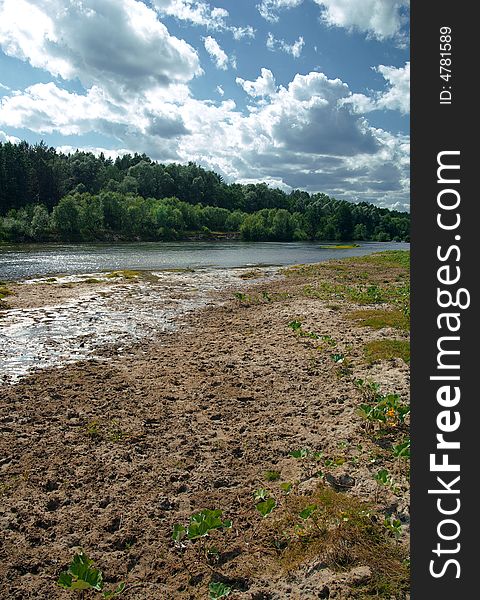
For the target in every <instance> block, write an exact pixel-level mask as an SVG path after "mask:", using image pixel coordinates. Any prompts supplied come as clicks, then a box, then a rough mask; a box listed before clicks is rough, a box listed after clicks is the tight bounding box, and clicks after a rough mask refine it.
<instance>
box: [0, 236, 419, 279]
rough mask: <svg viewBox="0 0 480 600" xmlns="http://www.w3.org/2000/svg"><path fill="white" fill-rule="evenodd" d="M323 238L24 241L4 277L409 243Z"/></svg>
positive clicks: (322, 254) (6, 254)
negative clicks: (348, 244)
mask: <svg viewBox="0 0 480 600" xmlns="http://www.w3.org/2000/svg"><path fill="white" fill-rule="evenodd" d="M321 246H322V244H320V243H318V242H239V241H227V242H142V243H123V244H28V245H27V244H23V245H5V246H0V280H7V281H9V280H17V279H26V278H30V277H40V276H47V275H58V274H64V275H73V274H79V273H93V272H98V271H114V270H119V269H133V270H148V271H152V270H161V269H174V268H180V269H181V268H189V269H197V268H201V267H203V268H223V269H228V268H234V267H244V266H252V265H275V266H284V265H292V264H303V263H315V262H320V261H323V260H328V259H330V258H340V257H345V256H362V255H364V254H370V253H371V252H380V251H382V250H405V249H409V247H410V244H405V243H394V242H388V243H385V242H360V244H359V247H358V248H351V249H347V250H335V249H324V248H322V247H321Z"/></svg>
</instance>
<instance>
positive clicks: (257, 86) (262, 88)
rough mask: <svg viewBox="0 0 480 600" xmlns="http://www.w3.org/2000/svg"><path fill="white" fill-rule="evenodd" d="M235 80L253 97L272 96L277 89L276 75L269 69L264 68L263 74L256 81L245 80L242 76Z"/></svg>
mask: <svg viewBox="0 0 480 600" xmlns="http://www.w3.org/2000/svg"><path fill="white" fill-rule="evenodd" d="M235 81H236V82H237V83H238V85H240V86H242V88H243V89H244V90H245V92H247V94H248V95H249V96H253V97H259V96H260V97H264V96H271V95H272V94H274V93H275V92H276V90H277V85H276V83H275V77H274V76H273V73H272V72H271V71H270V70H269V69H264V68H262V70H261V75H260V76H259V77H257V79H255V81H245V79H242V78H241V77H237V78H236V80H235Z"/></svg>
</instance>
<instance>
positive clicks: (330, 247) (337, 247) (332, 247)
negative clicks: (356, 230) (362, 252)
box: [319, 244, 360, 250]
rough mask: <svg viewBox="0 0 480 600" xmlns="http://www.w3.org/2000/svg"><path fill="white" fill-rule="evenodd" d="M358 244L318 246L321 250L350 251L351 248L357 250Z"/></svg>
mask: <svg viewBox="0 0 480 600" xmlns="http://www.w3.org/2000/svg"><path fill="white" fill-rule="evenodd" d="M359 247H360V246H359V244H332V245H328V244H326V245H325V246H319V248H321V249H322V250H350V249H351V248H359Z"/></svg>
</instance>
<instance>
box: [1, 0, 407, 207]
mask: <svg viewBox="0 0 480 600" xmlns="http://www.w3.org/2000/svg"><path fill="white" fill-rule="evenodd" d="M187 4H188V3H187ZM189 4H190V5H191V7H193V4H194V3H193V2H191V3H189ZM277 6H280V4H277ZM220 16H221V15H219V17H220ZM272 38H273V36H272ZM0 43H1V44H2V47H3V48H4V50H5V51H6V52H7V53H8V54H9V55H10V56H15V57H17V58H20V59H22V60H25V61H28V62H29V63H30V64H32V65H33V66H36V67H40V68H43V69H47V70H48V71H50V72H51V73H52V74H54V75H60V76H61V77H64V78H76V77H78V78H79V79H80V81H81V82H82V83H83V85H84V87H85V92H84V93H74V92H71V91H67V90H66V89H62V83H61V81H60V80H57V81H56V82H55V83H54V82H53V81H52V82H50V83H39V84H34V85H31V86H29V87H27V88H26V89H25V90H23V91H11V90H10V91H9V90H7V93H6V94H2V97H1V98H0V129H2V130H4V131H6V132H7V133H3V134H1V135H0V139H7V138H9V136H8V131H9V129H8V128H9V127H10V128H17V127H18V128H26V129H30V130H31V131H32V132H36V133H40V134H49V133H55V134H61V135H79V136H82V135H87V134H89V133H91V132H98V133H100V134H103V135H105V136H108V137H109V138H110V139H112V140H116V146H117V148H118V149H114V150H110V151H109V152H110V153H113V152H118V153H122V152H124V149H129V151H131V152H140V153H141V152H145V153H146V154H148V155H150V156H152V158H154V159H156V160H160V161H164V162H169V161H172V160H175V161H180V162H187V161H190V160H194V161H197V162H199V163H200V164H202V165H204V166H205V167H208V168H213V169H215V170H216V171H217V172H219V173H221V174H222V175H223V176H224V177H225V178H226V179H227V180H230V181H231V180H237V181H261V180H268V181H270V182H272V184H274V185H277V186H280V187H284V189H290V188H305V189H308V190H309V191H325V192H326V193H330V194H332V195H335V196H337V197H343V198H348V199H353V200H369V201H373V202H375V203H377V204H382V203H383V204H384V205H388V204H392V205H393V204H395V203H400V204H404V203H406V202H408V139H407V138H405V137H401V136H394V135H392V134H389V133H387V132H385V131H382V130H380V129H375V128H373V127H371V126H370V125H369V123H368V121H367V120H366V118H365V117H364V116H363V115H361V114H358V112H356V111H355V107H354V104H353V103H352V102H351V99H352V94H351V91H350V89H349V88H348V86H347V85H346V84H345V83H344V82H342V81H340V80H339V79H329V78H328V77H327V76H326V75H324V74H322V73H319V72H311V73H308V74H306V75H296V76H295V77H294V78H293V79H292V81H290V83H288V85H284V86H278V85H277V84H276V82H275V78H274V75H273V73H272V72H271V71H269V70H268V69H262V70H261V73H260V75H259V77H257V79H254V80H252V81H248V80H245V79H241V78H238V79H237V83H238V84H239V85H240V86H241V87H242V88H243V89H244V90H245V92H246V93H247V94H249V96H250V99H249V103H250V105H251V106H250V107H249V108H250V112H249V114H245V113H244V112H242V111H241V110H240V109H239V108H238V107H237V106H236V104H235V102H234V101H233V100H225V99H224V97H222V92H223V88H222V87H221V86H219V88H217V91H218V93H219V94H220V96H219V100H220V101H218V102H216V101H213V100H196V99H195V98H193V97H192V95H191V92H190V90H189V87H188V84H189V82H190V81H191V79H192V78H193V77H194V76H195V75H197V74H199V73H200V72H201V71H200V64H199V58H198V55H197V53H196V51H195V50H194V49H193V48H192V47H191V46H189V45H188V44H187V43H186V42H184V41H182V40H179V39H177V38H175V37H174V36H172V35H171V34H170V33H169V32H168V30H167V28H166V27H165V26H164V25H163V24H162V23H160V22H159V21H158V19H157V13H155V12H154V11H153V10H151V9H149V8H148V7H147V6H146V5H145V4H143V3H142V2H138V1H136V0H102V1H101V2H100V1H98V0H82V2H80V1H79V0H3V1H2V0H0ZM204 43H205V47H206V48H207V51H209V52H210V55H211V56H212V59H213V60H214V61H215V64H216V65H217V66H218V67H219V68H221V69H226V68H228V66H229V65H232V64H233V57H228V56H227V54H226V53H225V51H224V50H223V49H222V48H221V47H220V45H219V44H218V42H217V41H216V40H215V39H214V38H213V37H211V36H208V37H206V38H204ZM272 43H273V44H274V45H275V44H284V45H285V47H281V46H276V48H278V49H280V50H283V51H288V50H286V47H287V46H288V47H289V48H291V50H290V52H291V53H292V56H293V55H294V54H299V52H300V51H301V49H302V47H303V40H302V38H299V39H298V40H297V41H296V42H295V44H297V45H296V46H295V44H292V45H288V44H287V43H286V42H284V41H282V40H275V38H273V41H272ZM295 48H297V49H295ZM377 70H378V73H380V74H381V75H382V76H383V77H384V78H385V82H386V90H385V91H384V92H383V94H382V95H378V96H375V97H373V99H369V101H370V102H373V101H375V102H376V103H378V104H379V105H380V104H381V105H382V106H383V107H386V108H395V109H396V110H403V108H404V107H405V104H404V103H403V104H402V102H403V100H402V99H403V92H402V90H405V81H406V67H405V72H403V71H402V72H401V70H400V69H395V68H393V67H386V66H384V65H382V66H380V67H378V68H377ZM215 85H216V84H215ZM13 139H15V138H13ZM87 139H88V138H87ZM79 143H81V139H79ZM86 145H87V147H88V148H89V149H91V148H90V146H91V143H87V144H86ZM97 150H99V151H101V149H98V148H97V149H96V151H97Z"/></svg>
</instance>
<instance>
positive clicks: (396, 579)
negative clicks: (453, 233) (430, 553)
mask: <svg viewBox="0 0 480 600" xmlns="http://www.w3.org/2000/svg"><path fill="white" fill-rule="evenodd" d="M371 256H375V255H371ZM395 260H396V259H394V258H392V259H390V258H388V260H385V261H384V260H383V259H382V260H380V259H376V258H371V257H365V258H363V259H345V260H343V261H342V260H339V261H331V262H329V263H320V264H319V265H304V266H299V267H296V268H293V269H286V270H284V276H283V277H282V278H271V279H267V280H264V281H261V282H259V283H251V282H247V283H248V285H246V286H243V285H242V286H240V282H239V286H238V287H237V289H235V290H234V289H233V288H232V289H230V290H229V291H226V292H218V298H219V299H220V298H221V303H220V304H219V305H212V306H207V307H204V308H202V309H200V310H198V311H196V312H194V313H190V314H188V315H187V316H186V318H185V324H186V327H185V328H182V329H179V330H177V331H176V332H174V333H173V334H169V335H164V336H161V337H160V339H159V340H157V341H155V339H152V340H148V341H146V342H144V343H139V344H137V345H135V346H134V347H133V348H132V349H131V351H130V353H129V355H128V356H113V357H112V360H110V361H109V362H108V363H101V362H99V361H96V360H91V361H87V362H85V361H84V362H79V363H77V364H74V365H71V366H66V367H64V368H62V369H54V368H52V369H47V370H45V371H42V372H39V373H36V374H34V375H32V376H29V377H26V378H24V379H22V380H20V381H19V382H18V383H17V384H15V385H14V386H3V387H1V388H0V389H1V390H2V396H3V400H2V411H1V423H2V442H1V444H2V455H3V456H4V457H5V458H4V459H3V460H2V464H1V475H2V478H1V484H2V492H3V498H2V500H3V501H4V508H3V509H2V512H1V516H0V523H1V526H2V529H3V531H4V533H5V545H4V549H3V550H2V551H1V555H0V557H1V559H2V566H1V567H0V569H1V572H0V576H1V582H2V583H0V592H2V593H3V595H5V597H11V598H23V597H28V595H29V594H33V597H36V598H45V599H47V598H48V599H49V600H50V599H53V600H54V599H56V598H59V599H61V598H66V597H67V593H66V592H64V591H62V590H61V589H60V588H58V587H57V586H56V585H55V579H56V577H58V574H59V572H60V571H61V570H63V569H64V568H65V567H66V566H67V565H68V564H69V562H70V560H71V558H72V556H73V553H74V552H75V549H76V548H78V547H82V548H84V549H85V551H86V552H87V554H89V555H90V556H91V557H92V558H93V559H94V560H95V564H96V566H98V568H101V569H102V571H103V572H104V575H105V579H106V581H107V582H108V583H113V582H115V583H118V582H119V581H126V582H127V588H126V592H125V597H126V598H131V599H132V600H135V599H136V600H141V599H145V598H146V597H148V598H149V599H150V598H151V599H157V598H158V599H164V598H166V597H168V598H179V599H183V598H185V599H187V598H207V597H208V591H207V589H208V583H209V582H210V581H211V580H212V577H213V578H214V579H215V580H216V581H224V582H225V583H227V584H228V585H230V586H231V587H232V594H231V596H230V597H231V598H233V599H235V598H238V599H240V598H244V599H248V598H275V599H277V598H281V599H283V598H301V599H302V600H304V599H305V600H308V599H310V598H312V599H313V598H318V593H319V591H321V590H322V589H325V590H327V591H328V594H329V596H325V597H330V598H338V599H344V598H345V599H346V598H359V599H360V598H362V597H368V596H367V594H368V593H371V594H372V595H373V594H374V591H375V590H377V591H378V590H379V589H384V588H385V589H386V587H388V586H386V585H385V578H387V579H388V577H389V576H388V573H386V572H384V571H385V569H384V567H382V565H381V564H377V563H376V562H375V560H374V558H373V557H372V556H370V555H369V554H368V552H366V551H364V552H363V554H362V552H361V548H363V547H364V546H365V542H366V539H367V538H365V537H362V536H366V535H367V534H368V535H373V537H372V539H371V543H372V545H373V546H374V547H375V548H376V549H380V550H381V552H382V553H383V554H382V556H380V558H378V557H377V561H378V560H379V561H382V560H383V562H384V563H385V568H387V567H388V568H390V569H393V568H394V567H395V568H394V571H395V572H392V573H391V575H390V577H391V580H392V581H391V585H390V590H389V591H388V595H385V596H378V597H380V598H382V597H384V598H390V597H395V598H399V599H400V598H407V597H408V590H407V586H408V583H407V581H406V578H407V572H406V571H405V570H404V571H402V569H403V567H402V564H403V563H402V561H403V560H404V559H406V557H407V554H408V522H409V518H408V477H406V472H405V471H404V470H405V468H406V467H405V464H404V462H402V461H399V460H398V459H397V458H395V457H394V456H393V454H392V452H391V448H390V447H391V446H392V444H393V443H394V442H398V441H399V440H400V439H401V438H403V437H405V435H407V433H408V430H407V429H406V426H405V425H403V424H402V423H400V422H398V423H396V424H395V426H393V425H392V427H390V428H387V429H388V431H387V432H386V434H385V435H383V434H382V435H383V437H382V436H381V435H380V433H379V431H380V430H379V429H378V427H377V428H376V429H374V430H373V431H371V430H370V429H369V428H370V425H371V424H370V422H368V421H365V420H364V419H362V417H361V416H360V414H359V407H360V406H361V405H362V402H363V403H364V402H366V394H367V392H368V390H366V388H365V386H364V387H363V388H362V387H361V386H359V384H358V380H359V379H362V380H363V381H364V382H367V381H371V382H375V383H378V384H379V385H380V390H381V393H383V394H398V395H399V398H401V400H402V402H405V403H406V402H408V391H409V389H408V388H409V386H408V383H409V367H408V364H407V363H406V362H404V360H403V359H402V358H399V357H397V358H390V359H387V360H385V359H384V358H381V359H379V360H373V361H371V360H370V358H369V357H368V355H367V354H366V350H365V349H366V347H367V346H368V345H369V344H371V343H372V342H373V343H383V342H385V341H389V340H392V339H393V340H398V341H400V342H405V343H406V342H407V340H408V332H407V331H406V330H405V329H402V328H401V327H400V328H399V327H398V322H396V321H392V319H391V316H392V315H393V314H395V316H396V317H398V315H397V313H398V312H399V311H398V310H397V301H398V298H397V296H398V294H397V288H398V290H402V289H403V288H402V286H403V284H404V281H405V278H406V277H408V275H407V274H406V269H405V268H404V267H403V266H402V265H401V263H398V262H395ZM342 286H343V287H342ZM355 286H356V287H355ZM373 287H375V288H377V289H378V290H379V292H378V293H379V294H380V293H381V294H383V296H382V297H380V296H379V297H377V296H372V298H370V296H371V295H372V294H371V292H370V291H366V290H371V289H372V288H373ZM353 288H355V289H357V288H358V290H363V291H362V293H363V294H364V295H365V294H366V300H367V301H368V300H374V302H373V303H369V302H365V297H364V296H361V295H359V294H360V292H358V294H357V296H358V297H357V296H355V300H352V294H353V292H352V290H353ZM392 298H393V300H392ZM379 299H380V300H381V301H379ZM359 311H363V312H365V311H367V312H368V311H371V312H372V314H373V313H375V315H376V316H378V315H380V314H381V315H383V318H387V317H388V319H390V320H388V319H387V321H386V322H387V325H386V326H384V327H381V328H379V329H373V328H372V327H371V326H367V325H365V324H364V323H363V322H360V326H359V322H358V319H357V320H355V319H352V315H354V314H356V313H358V312H359ZM395 311H396V312H395ZM384 313H385V314H387V313H388V314H387V316H385V314H384ZM390 313H391V314H390ZM367 316H368V315H367ZM362 318H364V319H365V315H363V317H362ZM298 324H299V325H298ZM392 324H393V327H392ZM368 347H369V346H368ZM407 422H408V417H407ZM379 436H380V437H379ZM307 448H308V449H309V452H310V451H311V452H317V453H319V452H321V453H322V455H321V456H320V455H316V457H315V460H313V458H312V456H313V454H312V455H310V454H308V456H307V455H306V456H305V457H304V458H302V459H298V458H295V457H293V456H291V452H292V451H295V452H296V451H298V450H299V449H307ZM382 469H385V470H388V472H389V473H391V474H392V476H393V477H394V481H395V486H396V488H395V487H394V486H393V485H392V486H387V485H380V484H379V483H378V481H377V480H376V479H375V476H376V474H377V472H378V471H379V470H382ZM319 472H321V473H322V474H321V475H319ZM267 474H269V475H268V476H267ZM277 474H278V477H277ZM282 483H289V484H291V489H290V490H289V491H288V493H286V492H284V491H282V488H281V487H280V485H281V484H282ZM258 489H266V490H267V491H268V494H269V495H270V497H272V498H275V503H276V507H275V510H273V511H272V513H271V514H270V515H268V516H266V517H265V518H262V517H261V515H259V513H258V510H256V508H255V502H254V499H253V494H254V492H255V491H256V490H258ZM327 496H328V499H329V502H331V503H332V505H338V506H341V511H340V513H338V514H335V515H331V519H332V521H331V522H329V523H328V527H327V530H328V531H330V530H332V528H333V529H335V532H336V534H337V535H340V534H342V535H344V534H345V535H347V533H348V535H349V536H351V535H353V533H354V532H355V534H356V535H358V540H357V538H355V539H350V538H339V540H340V541H342V540H343V542H346V540H347V539H348V540H349V543H348V544H347V546H348V547H349V548H350V550H348V551H347V549H346V547H344V546H343V542H342V544H340V546H338V544H337V546H338V547H337V546H333V545H332V544H333V542H331V543H330V542H329V545H328V547H324V546H322V544H323V543H324V542H325V539H324V538H325V535H324V536H323V537H322V536H319V535H317V532H316V530H315V528H314V527H313V525H312V526H311V527H310V521H305V523H303V521H302V522H301V523H300V524H302V525H304V527H306V528H307V530H308V531H307V533H306V535H307V534H308V535H307V538H304V541H303V542H300V541H299V540H300V538H301V537H302V536H301V535H300V536H299V535H297V534H298V531H300V530H296V529H295V527H297V525H298V524H299V523H295V526H294V525H293V524H292V522H290V521H291V519H293V517H292V515H294V516H295V515H296V514H297V513H295V510H297V509H296V508H295V507H298V506H299V505H302V502H303V505H302V506H305V503H306V502H307V503H308V505H312V499H314V500H315V502H316V503H318V504H320V503H321V502H327ZM342 503H343V504H342ZM364 503H365V504H364ZM327 505H329V504H325V506H327ZM367 507H369V508H367ZM204 508H210V509H221V510H222V511H223V514H224V517H225V518H228V519H231V520H232V521H233V526H232V528H231V529H230V530H228V531H226V532H220V531H217V532H214V534H212V536H211V538H212V539H211V545H212V547H213V546H216V547H217V550H218V556H217V555H215V557H213V555H212V557H210V558H211V560H210V559H209V561H210V562H209V561H207V562H205V560H204V559H203V558H202V557H201V553H200V554H199V552H198V545H195V544H194V543H192V542H186V543H184V544H183V546H182V545H178V544H174V542H173V541H172V539H171V535H172V528H173V526H174V525H175V524H177V523H184V524H185V523H187V522H188V518H189V516H191V514H192V513H194V512H195V511H199V510H202V509H204ZM297 512H298V510H297ZM323 514H324V513H322V515H323ZM340 514H342V515H344V516H343V517H339V515H340ZM366 514H368V517H366V516H365V515H366ZM325 515H327V512H325ZM345 515H348V517H347V516H345ZM385 515H391V517H392V518H394V517H395V518H398V519H399V520H400V521H401V535H400V539H399V541H398V542H397V541H396V540H395V539H394V537H392V536H390V535H389V531H388V529H386V530H385V531H383V529H382V527H383V522H382V518H383V517H385ZM354 516H355V518H354ZM295 518H296V519H297V521H298V516H297V517H295ZM322 518H323V517H322ZM325 518H327V516H325ZM329 518H330V517H329ZM385 518H386V517H385ZM338 519H340V524H336V523H337V521H338ZM344 519H347V521H342V520H344ZM354 522H355V527H356V529H353V524H354ZM367 522H368V523H370V524H369V525H368V527H367V525H366V523H367ZM334 523H335V524H336V525H334ZM342 523H343V524H342ZM359 523H360V524H362V527H360V525H359ZM363 524H365V527H364V526H363ZM372 528H373V529H374V530H375V532H373V529H372ZM377 529H378V531H377ZM380 530H381V531H382V532H383V533H384V534H385V535H384V537H382V539H381V540H380V538H378V539H377V534H378V532H379V531H380ZM295 531H296V532H297V533H295ZM282 532H283V533H282ZM285 532H288V543H287V542H285V539H284V538H283V537H282V536H283V535H284V534H285V535H287V533H285ZM383 533H382V536H383ZM302 535H303V534H302ZM326 537H328V536H326ZM297 538H298V539H297ZM328 539H330V538H328ZM275 540H277V541H276V542H275ZM305 540H306V541H305ZM337 541H338V540H337ZM274 542H275V543H274ZM284 543H286V544H287V545H286V546H285V545H284ZM336 543H337V542H336ZM338 543H340V542H338ZM275 544H276V545H275ZM378 544H379V545H378ZM376 545H377V546H376ZM352 549H357V550H358V554H354V553H352ZM342 552H343V554H345V553H346V555H345V556H343V554H342ZM347 555H348V556H347ZM402 557H403V558H402ZM185 565H186V566H185ZM382 569H383V571H382ZM376 571H377V572H376ZM397 571H398V573H397ZM379 578H380V579H379ZM402 578H403V579H402ZM382 582H383V583H382ZM382 585H383V588H382V587H381V586H382ZM327 591H325V594H326V593H327ZM362 594H363V596H362Z"/></svg>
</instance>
